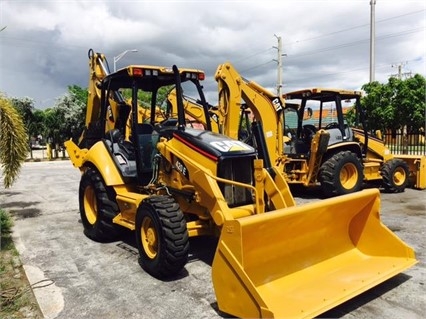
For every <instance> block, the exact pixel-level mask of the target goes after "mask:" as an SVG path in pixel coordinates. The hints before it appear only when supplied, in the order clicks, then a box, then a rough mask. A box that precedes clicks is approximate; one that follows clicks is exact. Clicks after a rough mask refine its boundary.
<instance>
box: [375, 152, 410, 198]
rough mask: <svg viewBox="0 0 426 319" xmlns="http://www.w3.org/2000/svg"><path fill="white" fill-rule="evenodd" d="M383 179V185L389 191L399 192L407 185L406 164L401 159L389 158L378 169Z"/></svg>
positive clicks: (407, 173)
mask: <svg viewBox="0 0 426 319" xmlns="http://www.w3.org/2000/svg"><path fill="white" fill-rule="evenodd" d="M380 174H381V175H382V179H383V187H384V189H385V191H387V192H389V193H400V192H403V191H404V190H405V188H406V187H407V185H408V177H409V174H410V171H409V168H408V164H407V163H406V162H405V161H403V160H402V159H398V158H395V159H391V160H390V161H387V162H386V163H385V164H383V167H382V169H381V171H380Z"/></svg>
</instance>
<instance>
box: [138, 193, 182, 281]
mask: <svg viewBox="0 0 426 319" xmlns="http://www.w3.org/2000/svg"><path fill="white" fill-rule="evenodd" d="M135 231H136V244H137V246H138V250H139V264H140V265H141V267H142V268H143V269H144V270H145V271H146V272H147V273H149V274H150V275H152V276H154V277H156V278H159V279H165V278H169V277H172V276H175V275H176V274H178V273H179V272H180V271H181V270H182V269H183V267H184V266H185V264H186V262H187V261H188V251H189V241H188V230H187V228H186V220H185V218H184V216H183V213H182V211H181V210H180V208H179V205H178V204H177V203H176V202H175V200H174V199H173V198H172V197H170V196H162V195H161V196H151V197H149V198H148V199H146V200H144V201H143V202H142V203H141V205H140V206H139V208H138V212H137V214H136V229H135Z"/></svg>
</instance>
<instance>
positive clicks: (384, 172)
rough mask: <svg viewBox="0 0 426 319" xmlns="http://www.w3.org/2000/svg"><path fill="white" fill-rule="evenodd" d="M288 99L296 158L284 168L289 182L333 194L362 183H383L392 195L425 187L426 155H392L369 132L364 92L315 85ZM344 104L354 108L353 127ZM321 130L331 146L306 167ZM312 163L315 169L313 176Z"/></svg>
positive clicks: (291, 148) (287, 129)
mask: <svg viewBox="0 0 426 319" xmlns="http://www.w3.org/2000/svg"><path fill="white" fill-rule="evenodd" d="M284 97H285V99H286V102H287V103H288V104H287V105H288V107H286V108H285V111H284V116H285V125H286V126H285V130H284V134H285V135H290V136H291V142H289V143H288V145H287V148H285V154H286V155H287V156H288V157H289V158H291V159H292V160H291V161H289V162H288V163H286V167H285V172H286V173H287V176H288V177H289V178H288V180H287V181H288V182H293V181H294V182H295V183H302V184H303V185H305V186H309V185H310V184H312V183H316V182H317V181H319V182H320V183H321V186H322V187H323V189H324V190H325V191H326V193H329V194H330V195H333V194H334V195H336V194H337V195H338V194H343V193H345V192H348V191H350V190H351V189H353V190H358V189H361V186H362V182H363V181H364V182H380V184H381V186H382V187H383V188H384V190H385V191H387V192H393V193H397V192H403V191H404V189H405V188H406V187H407V186H410V187H414V188H418V189H425V188H426V156H423V155H404V156H398V155H394V154H392V153H391V151H390V150H389V149H388V148H387V147H386V146H385V144H384V142H383V141H382V140H380V139H378V138H376V137H374V136H372V135H371V134H370V133H368V132H367V130H366V118H367V117H368V115H367V114H365V113H364V111H363V109H362V107H361V103H360V99H361V92H359V91H351V90H341V89H324V88H313V89H304V90H299V91H294V92H289V93H286V94H285V95H284ZM343 103H346V105H347V107H348V108H349V107H351V108H352V107H353V108H355V114H356V119H357V120H356V124H355V127H350V126H349V125H348V123H346V121H345V119H344V114H343ZM313 109H314V110H316V111H314V112H313V111H312V110H313ZM315 113H316V114H318V116H316V117H315V116H313V114H315ZM323 131H326V132H327V133H328V135H329V138H328V142H327V148H326V149H325V150H324V152H318V153H317V154H316V155H315V158H314V160H313V161H312V162H313V163H314V165H307V164H306V163H307V161H308V160H309V159H311V158H312V155H311V153H310V150H311V148H312V144H313V143H315V138H316V134H321V132H323ZM317 132H318V133H317ZM319 155H320V156H319ZM317 163H319V164H317ZM313 167H317V169H314V170H315V172H314V173H313V174H311V175H309V173H310V171H311V170H312V169H313ZM308 176H309V178H307V177H308ZM313 176H314V177H315V178H313Z"/></svg>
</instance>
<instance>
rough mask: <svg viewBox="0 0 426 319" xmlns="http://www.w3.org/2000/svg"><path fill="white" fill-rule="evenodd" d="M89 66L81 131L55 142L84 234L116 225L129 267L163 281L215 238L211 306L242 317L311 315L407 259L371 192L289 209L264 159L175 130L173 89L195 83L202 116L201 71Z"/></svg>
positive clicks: (200, 133)
mask: <svg viewBox="0 0 426 319" xmlns="http://www.w3.org/2000/svg"><path fill="white" fill-rule="evenodd" d="M89 62H90V63H89V66H90V78H89V84H90V85H89V98H88V102H87V121H86V130H85V131H84V132H83V135H82V137H81V139H80V141H79V142H78V143H77V144H76V143H75V142H74V141H72V140H70V141H67V142H66V148H67V151H68V154H69V155H70V158H71V161H72V163H73V165H74V166H75V167H76V168H78V169H79V170H80V171H81V174H82V176H81V181H80V187H79V203H80V215H81V220H82V224H83V227H84V232H85V234H86V235H87V237H89V238H91V239H93V240H95V241H104V240H111V239H114V238H119V236H120V231H121V229H123V227H125V228H128V229H130V230H133V231H134V232H135V239H136V244H137V248H138V251H139V263H140V265H141V267H142V268H143V269H144V270H145V271H146V272H147V273H149V274H151V275H152V276H154V277H156V278H159V279H165V278H173V276H175V275H176V274H178V273H179V272H180V271H181V270H182V269H183V268H184V267H185V264H186V262H187V259H188V249H189V244H190V241H189V238H190V237H195V236H207V235H208V236H217V237H218V244H217V249H216V253H215V256H214V260H213V264H212V281H213V286H214V290H215V294H216V298H217V302H218V308H219V310H221V311H223V312H226V313H229V314H231V315H234V316H238V317H244V318H273V317H275V318H311V317H315V316H318V315H320V314H321V313H323V312H325V311H327V310H329V309H331V308H333V307H335V306H337V305H339V304H341V303H343V302H344V301H346V300H348V299H350V298H352V297H354V296H356V295H358V294H360V293H362V292H364V291H366V290H368V289H370V288H371V287H374V286H376V285H378V284H379V283H381V282H383V281H385V280H387V279H389V278H391V277H392V276H395V275H396V274H398V273H400V272H402V271H404V270H406V269H407V268H409V267H411V266H412V265H414V264H415V263H416V258H415V254H414V251H413V250H412V249H411V248H410V247H409V246H408V245H407V244H405V243H404V242H403V241H402V240H400V239H399V238H398V237H397V236H396V235H395V234H394V233H392V232H391V231H390V230H389V229H388V228H387V227H386V226H385V225H383V224H382V223H381V221H380V214H379V211H380V195H379V192H378V191H377V190H375V189H372V190H364V191H360V192H357V193H353V194H349V195H345V196H340V197H336V198H332V199H327V200H322V201H318V202H314V203H311V204H307V205H302V206H295V202H294V199H293V197H292V195H291V193H290V191H289V188H288V185H287V183H286V181H285V179H284V178H283V175H282V174H281V173H279V172H278V171H277V169H276V167H275V166H274V165H272V164H271V162H270V160H268V157H267V156H262V155H259V153H258V152H257V151H256V150H255V149H254V148H253V147H252V146H250V145H248V144H246V143H243V142H242V141H239V140H237V139H233V138H230V137H228V136H225V135H222V134H218V133H213V132H211V131H210V128H211V125H208V124H207V128H208V129H206V130H196V129H192V128H189V127H187V125H186V123H185V112H184V109H185V108H184V101H183V94H182V91H183V87H184V86H188V85H189V86H190V87H191V86H192V87H195V90H194V91H195V92H198V93H199V95H200V96H199V99H197V100H199V101H200V103H201V105H202V106H203V110H204V111H205V112H206V111H207V110H208V106H207V103H206V101H205V98H204V94H203V92H202V88H201V85H200V81H201V80H203V79H204V73H203V72H202V71H200V70H196V69H186V68H177V67H176V66H173V67H172V68H168V67H159V66H147V65H130V66H127V67H125V68H123V69H120V70H118V71H117V72H114V73H110V72H109V71H108V64H107V63H106V58H105V56H104V55H103V54H101V53H94V51H93V50H90V51H89ZM101 69H102V70H103V71H102V72H104V71H106V72H104V74H105V76H103V77H102V79H100V78H99V77H98V76H97V72H99V70H101ZM170 85H174V86H175V87H176V103H177V105H176V106H177V118H166V119H161V118H159V117H157V116H156V108H157V101H156V100H157V94H156V93H157V92H158V90H159V88H161V87H163V86H170ZM123 89H126V90H131V97H132V98H131V100H130V101H122V100H121V99H120V94H119V92H120V91H121V90H123ZM185 90H186V89H185ZM139 91H143V92H146V93H148V94H149V95H150V96H151V103H150V104H151V110H150V117H149V119H146V120H145V121H142V118H141V117H140V116H132V114H138V108H139V104H140V103H139V101H138V98H137V97H138V92H139ZM129 102H130V104H129ZM111 106H113V107H114V108H115V107H116V110H115V111H113V112H112V114H113V115H114V117H113V118H112V120H111V119H110V115H109V114H108V113H109V110H110V108H111ZM122 108H123V109H122ZM129 117H130V118H129ZM204 117H205V119H207V120H208V119H209V115H208V114H205V115H204ZM127 123H130V126H128V125H127ZM258 125H259V126H261V125H262V123H258ZM262 132H263V129H262V128H261V127H259V128H258V129H257V130H255V131H254V137H255V140H256V144H257V145H260V144H265V143H267V141H265V138H264V135H263V134H261V133H262ZM125 136H128V137H129V138H128V140H126V138H125ZM263 155H264V154H263ZM336 212H338V214H336ZM123 297H125V296H123Z"/></svg>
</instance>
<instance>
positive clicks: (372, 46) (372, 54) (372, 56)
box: [370, 0, 376, 83]
mask: <svg viewBox="0 0 426 319" xmlns="http://www.w3.org/2000/svg"><path fill="white" fill-rule="evenodd" d="M375 5H376V0H371V1H370V6H371V10H370V83H371V82H374V68H375V67H374V62H375V59H376V57H375V37H376V30H375V29H376V20H375V19H376V18H375Z"/></svg>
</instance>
